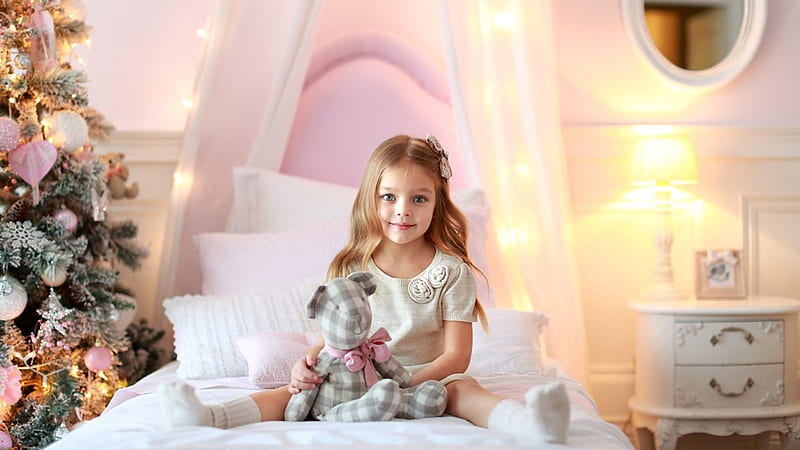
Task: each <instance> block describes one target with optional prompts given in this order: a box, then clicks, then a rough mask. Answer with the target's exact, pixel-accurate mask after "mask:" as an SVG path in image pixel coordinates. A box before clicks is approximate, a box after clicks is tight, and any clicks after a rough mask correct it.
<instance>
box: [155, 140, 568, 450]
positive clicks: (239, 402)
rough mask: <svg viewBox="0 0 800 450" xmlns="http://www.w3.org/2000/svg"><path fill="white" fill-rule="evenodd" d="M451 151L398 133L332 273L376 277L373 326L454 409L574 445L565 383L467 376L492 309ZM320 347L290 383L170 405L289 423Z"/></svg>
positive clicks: (179, 394)
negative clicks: (479, 288) (519, 398)
mask: <svg viewBox="0 0 800 450" xmlns="http://www.w3.org/2000/svg"><path fill="white" fill-rule="evenodd" d="M450 176H451V169H450V164H449V161H448V155H447V152H446V151H445V150H444V149H443V148H442V146H441V145H440V144H439V142H438V141H437V140H436V138H435V137H433V136H428V138H427V139H425V140H423V139H418V138H412V137H409V136H404V135H400V136H395V137H393V138H390V139H388V140H386V141H384V142H383V143H381V144H380V145H379V146H378V148H377V149H376V150H375V152H373V154H372V156H371V157H370V159H369V161H368V163H367V168H366V170H365V173H364V178H363V179H362V182H361V186H360V188H359V190H358V194H357V195H356V200H355V202H354V204H353V210H352V217H351V230H350V238H349V241H348V243H347V245H346V246H345V247H344V249H343V250H342V251H340V252H339V254H338V255H336V257H335V258H334V260H333V262H332V263H331V265H330V267H329V269H328V278H335V277H340V276H346V275H347V274H349V273H350V272H353V271H354V270H366V271H369V272H371V273H372V274H373V275H375V280H376V282H377V285H378V288H377V290H376V291H375V294H373V295H372V296H371V297H370V301H371V306H372V311H373V327H374V328H375V329H377V328H378V327H384V328H386V329H387V330H388V331H389V333H390V335H391V336H392V340H391V341H390V342H389V345H390V346H391V347H392V348H391V350H392V354H393V355H395V356H396V357H397V359H398V360H399V361H400V362H401V363H403V364H404V365H405V366H406V367H407V368H408V369H409V370H410V371H411V372H412V373H413V374H414V375H413V382H414V384H417V383H420V382H422V381H425V380H441V381H442V383H443V384H445V386H446V388H447V393H448V400H447V409H446V410H445V413H447V414H450V415H453V416H457V417H461V418H464V419H466V420H468V421H470V422H472V423H473V424H475V425H478V426H481V427H488V428H491V429H497V430H501V431H505V432H508V433H512V434H515V435H517V436H519V437H522V438H524V439H527V440H531V441H535V442H554V443H565V442H566V433H567V427H568V424H569V401H568V399H567V394H566V388H565V386H564V384H563V383H553V384H550V385H542V386H537V387H534V388H533V389H531V390H530V391H529V392H528V393H527V394H526V396H525V405H522V404H520V403H517V402H516V401H514V400H511V399H504V398H503V397H501V396H499V395H497V394H494V393H491V392H489V391H487V390H486V389H485V388H483V387H482V386H481V385H479V384H478V383H477V382H476V381H475V380H474V379H472V378H471V377H469V376H468V375H465V374H464V373H463V372H464V371H466V370H467V367H468V366H469V362H470V356H471V353H472V322H474V321H475V320H476V318H478V319H480V320H481V322H482V323H483V325H484V326H486V324H485V315H484V312H483V308H482V307H481V304H480V303H479V302H478V300H477V298H476V294H475V280H474V277H473V270H477V268H476V267H475V266H474V265H473V263H472V261H471V260H470V259H469V256H468V255H467V245H466V242H467V226H466V219H465V218H464V215H463V214H462V213H461V212H460V211H459V210H458V208H457V207H456V206H455V205H454V204H453V202H452V200H451V199H450V187H449V184H448V179H449V178H450ZM322 347H323V345H322V343H318V344H317V345H316V346H314V348H312V349H311V350H310V351H309V353H308V355H307V356H306V358H305V359H304V360H301V361H298V363H297V364H295V366H294V368H293V370H292V382H291V384H290V385H289V386H287V387H284V388H280V389H275V390H270V391H262V392H259V393H256V394H253V395H251V396H248V397H245V398H242V399H236V400H233V401H230V402H227V403H223V404H219V405H211V406H205V405H202V404H201V403H200V402H199V400H198V399H197V397H196V396H195V394H194V392H193V391H192V389H191V388H190V387H189V386H188V385H186V384H183V383H180V382H175V383H170V384H165V385H163V386H162V387H161V388H160V389H161V394H162V395H161V398H162V405H163V408H162V409H163V410H164V412H165V415H166V417H167V420H168V422H170V423H171V424H173V425H213V426H218V427H234V426H238V425H243V424H245V423H250V422H255V421H258V420H259V419H260V420H282V419H283V411H284V409H285V406H286V404H287V402H288V399H289V396H290V395H291V394H294V393H297V392H299V391H300V390H301V389H313V388H315V387H316V383H319V382H321V381H322V380H321V379H320V378H319V377H318V376H317V375H316V374H315V373H314V372H312V371H311V370H310V367H311V366H313V365H314V364H315V363H316V357H317V355H318V354H319V352H320V350H321V349H322Z"/></svg>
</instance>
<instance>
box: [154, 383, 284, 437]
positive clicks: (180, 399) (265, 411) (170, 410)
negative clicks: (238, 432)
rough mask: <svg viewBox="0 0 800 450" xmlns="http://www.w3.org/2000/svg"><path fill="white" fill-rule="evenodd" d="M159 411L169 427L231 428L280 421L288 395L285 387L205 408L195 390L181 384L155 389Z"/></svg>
mask: <svg viewBox="0 0 800 450" xmlns="http://www.w3.org/2000/svg"><path fill="white" fill-rule="evenodd" d="M158 394H159V399H160V401H161V410H162V412H163V414H164V419H165V420H166V423H167V425H168V426H169V427H180V426H205V427H216V428H234V427H238V426H242V425H247V424H249V423H254V422H259V421H264V420H283V411H284V410H285V409H286V404H287V403H288V402H289V398H290V397H291V394H289V391H288V389H287V388H286V387H282V388H278V389H270V390H265V391H261V392H257V393H255V394H252V395H247V396H244V397H240V398H236V399H233V400H230V401H227V402H223V403H217V404H211V405H204V404H203V403H201V402H200V400H199V399H198V398H197V395H196V394H195V393H194V388H192V387H191V386H189V385H188V384H186V383H184V382H182V381H171V382H167V383H163V384H162V385H161V386H159V387H158Z"/></svg>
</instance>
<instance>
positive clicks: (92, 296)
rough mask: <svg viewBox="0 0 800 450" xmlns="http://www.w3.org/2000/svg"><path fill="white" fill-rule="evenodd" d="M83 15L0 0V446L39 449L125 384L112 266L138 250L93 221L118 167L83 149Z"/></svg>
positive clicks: (104, 222)
mask: <svg viewBox="0 0 800 450" xmlns="http://www.w3.org/2000/svg"><path fill="white" fill-rule="evenodd" d="M84 17H85V10H84V8H83V5H81V4H80V1H79V0H35V1H34V0H0V43H2V46H1V47H0V213H2V219H1V220H0V414H2V418H3V428H2V429H0V448H9V447H11V446H15V447H23V448H28V447H43V446H45V445H47V444H49V443H51V442H52V441H54V440H55V439H57V438H58V437H59V435H60V434H62V433H64V432H65V431H66V430H67V429H68V428H69V427H70V426H72V425H73V424H75V423H77V422H80V421H82V420H88V419H90V418H92V417H95V416H96V415H98V414H99V413H100V412H101V411H102V410H103V408H104V407H105V405H106V404H107V402H108V401H109V400H110V398H111V396H112V395H113V393H114V392H115V391H116V390H117V389H118V388H120V387H123V386H124V385H125V379H124V377H125V373H124V368H123V367H121V366H120V360H119V357H118V355H120V354H122V352H125V351H126V350H129V349H128V347H129V340H128V338H127V337H126V335H125V330H124V329H121V327H120V325H119V323H117V319H118V318H119V316H120V311H121V310H124V309H125V308H131V307H133V306H134V305H133V304H132V303H131V302H130V301H129V299H130V297H128V296H127V295H128V294H130V293H129V292H126V291H125V290H124V288H122V287H121V286H119V284H118V280H117V279H118V277H119V272H118V271H117V270H116V267H118V265H119V264H123V265H125V266H127V267H130V268H132V269H136V268H137V267H138V266H139V264H140V259H141V258H143V257H144V256H146V255H145V253H146V251H145V250H144V249H143V248H142V247H140V246H139V245H138V244H137V243H136V241H135V237H136V233H137V228H136V226H135V224H133V223H132V222H131V221H119V222H116V221H113V220H112V219H111V218H110V217H108V215H107V208H108V204H109V202H110V200H111V199H112V198H116V197H118V195H113V194H114V193H115V192H114V190H113V189H110V188H109V181H110V178H114V177H115V175H119V174H118V173H116V172H115V171H119V170H122V169H123V167H121V166H113V167H109V166H108V165H107V163H108V162H110V161H111V159H110V158H103V157H102V155H96V154H95V153H94V151H93V147H92V142H93V141H97V140H103V139H105V138H106V137H107V135H108V133H110V131H111V130H112V128H111V126H110V125H109V124H108V123H106V121H105V119H104V117H103V116H102V115H101V114H99V113H98V112H96V111H95V110H93V109H92V108H90V107H89V106H88V103H89V102H88V96H87V92H86V89H85V86H84V84H85V82H86V76H85V74H84V73H83V72H82V71H80V70H77V69H76V68H74V67H73V66H76V65H77V64H75V61H76V60H78V58H77V56H76V54H75V53H74V48H75V46H76V45H80V44H85V43H86V42H87V41H88V38H89V34H90V31H91V30H90V28H89V27H88V26H87V25H86V24H85V23H84ZM118 156H119V155H116V156H115V158H113V159H114V160H115V162H119V161H118V160H119V158H118ZM126 193H127V194H128V195H127V196H128V197H130V196H131V195H130V194H131V192H130V189H128V190H127V192H124V193H122V194H120V195H122V196H124V195H125V194H126ZM133 195H135V192H134V193H133ZM137 370H138V369H137Z"/></svg>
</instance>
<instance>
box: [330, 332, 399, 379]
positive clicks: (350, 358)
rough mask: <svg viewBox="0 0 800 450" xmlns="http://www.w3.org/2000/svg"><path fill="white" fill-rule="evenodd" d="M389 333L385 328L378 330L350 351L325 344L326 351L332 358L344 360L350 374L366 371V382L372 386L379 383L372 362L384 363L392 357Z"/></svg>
mask: <svg viewBox="0 0 800 450" xmlns="http://www.w3.org/2000/svg"><path fill="white" fill-rule="evenodd" d="M391 340H392V338H391V336H389V332H388V331H386V329H385V328H383V327H381V328H378V330H377V331H375V333H373V334H372V336H370V338H369V339H367V340H366V341H365V342H363V343H362V344H361V345H359V346H358V347H355V348H351V349H349V350H339V349H336V348H333V347H330V346H329V345H328V344H325V351H326V352H328V353H329V354H330V355H331V356H334V357H336V358H342V359H344V364H345V366H347V368H348V369H350V372H358V371H359V370H362V369H363V370H364V380H365V381H366V382H367V386H372V385H373V384H375V383H377V382H378V374H377V373H376V372H375V366H374V365H373V364H372V360H373V359H374V360H375V361H377V362H379V363H382V362H386V361H388V360H389V358H391V357H392V352H391V350H389V347H388V346H387V345H386V343H387V342H389V341H391Z"/></svg>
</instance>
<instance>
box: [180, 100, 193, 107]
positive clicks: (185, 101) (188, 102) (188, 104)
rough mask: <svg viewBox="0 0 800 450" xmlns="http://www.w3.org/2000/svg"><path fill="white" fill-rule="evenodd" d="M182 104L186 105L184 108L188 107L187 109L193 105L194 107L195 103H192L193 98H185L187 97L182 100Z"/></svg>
mask: <svg viewBox="0 0 800 450" xmlns="http://www.w3.org/2000/svg"><path fill="white" fill-rule="evenodd" d="M181 104H182V105H183V107H184V108H187V109H188V108H191V107H192V105H193V103H192V100H191V99H188V98H185V99H183V101H182V102H181Z"/></svg>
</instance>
